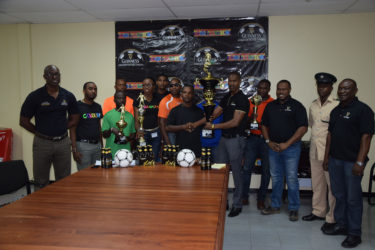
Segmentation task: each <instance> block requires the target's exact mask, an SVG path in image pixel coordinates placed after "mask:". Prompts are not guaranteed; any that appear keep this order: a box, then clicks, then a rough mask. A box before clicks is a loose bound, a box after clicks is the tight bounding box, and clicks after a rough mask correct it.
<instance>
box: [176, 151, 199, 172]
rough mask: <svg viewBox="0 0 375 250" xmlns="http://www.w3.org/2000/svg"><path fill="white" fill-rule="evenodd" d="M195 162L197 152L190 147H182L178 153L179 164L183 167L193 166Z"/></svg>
mask: <svg viewBox="0 0 375 250" xmlns="http://www.w3.org/2000/svg"><path fill="white" fill-rule="evenodd" d="M194 163H195V154H194V152H193V151H191V150H190V149H186V148H185V149H182V150H181V151H180V152H178V154H177V164H178V165H180V166H181V167H191V166H193V165H194Z"/></svg>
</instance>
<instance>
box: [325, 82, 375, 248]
mask: <svg viewBox="0 0 375 250" xmlns="http://www.w3.org/2000/svg"><path fill="white" fill-rule="evenodd" d="M357 90H358V89H357V84H356V82H355V81H354V80H352V79H344V80H343V81H342V82H341V83H340V85H339V87H338V90H337V95H338V97H339V100H340V104H339V105H338V106H337V107H336V108H334V109H333V110H332V112H331V114H330V121H329V126H328V135H327V142H326V150H325V156H324V161H323V167H324V168H325V169H328V171H329V174H330V179H331V188H332V193H333V195H334V196H335V198H336V207H335V211H334V216H335V221H336V224H333V225H332V226H330V227H327V228H324V230H323V233H325V234H328V235H338V234H343V235H347V237H346V239H345V240H344V241H343V242H342V244H341V245H342V246H343V247H346V248H352V247H356V246H357V245H358V244H360V243H361V227H362V210H363V201H362V188H361V180H362V177H363V170H364V168H365V165H366V163H367V161H368V157H367V154H368V152H369V150H370V144H371V139H372V135H373V134H374V112H373V111H372V110H371V108H370V107H369V106H367V105H366V104H364V103H363V102H360V101H359V100H358V98H357V97H356V96H355V95H356V93H357Z"/></svg>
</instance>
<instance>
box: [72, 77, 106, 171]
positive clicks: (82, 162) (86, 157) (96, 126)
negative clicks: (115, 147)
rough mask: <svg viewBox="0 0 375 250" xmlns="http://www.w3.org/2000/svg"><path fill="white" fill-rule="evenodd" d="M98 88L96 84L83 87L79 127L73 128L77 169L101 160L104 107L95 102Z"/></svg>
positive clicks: (73, 147) (87, 83)
mask: <svg viewBox="0 0 375 250" xmlns="http://www.w3.org/2000/svg"><path fill="white" fill-rule="evenodd" d="M96 93H97V87H96V84H95V83H94V82H86V83H85V84H84V85H83V94H84V98H83V99H82V101H78V109H79V122H78V126H77V128H76V127H73V128H71V130H70V138H71V140H72V152H73V158H74V160H75V161H76V162H77V169H78V171H79V170H82V169H84V168H87V167H88V166H90V165H93V164H95V161H96V160H100V148H101V145H102V143H101V133H100V131H101V126H100V119H102V118H103V113H102V107H101V106H100V104H98V103H96V102H94V99H95V98H96Z"/></svg>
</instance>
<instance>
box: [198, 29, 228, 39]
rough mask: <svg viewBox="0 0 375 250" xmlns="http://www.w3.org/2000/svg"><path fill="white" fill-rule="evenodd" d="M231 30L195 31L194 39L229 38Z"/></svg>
mask: <svg viewBox="0 0 375 250" xmlns="http://www.w3.org/2000/svg"><path fill="white" fill-rule="evenodd" d="M230 32H231V29H195V30H194V37H210V36H230Z"/></svg>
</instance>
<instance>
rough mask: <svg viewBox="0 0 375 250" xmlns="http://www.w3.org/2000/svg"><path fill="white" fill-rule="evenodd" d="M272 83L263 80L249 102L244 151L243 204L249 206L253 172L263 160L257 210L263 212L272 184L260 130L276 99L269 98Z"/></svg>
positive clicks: (266, 151) (265, 145)
mask: <svg viewBox="0 0 375 250" xmlns="http://www.w3.org/2000/svg"><path fill="white" fill-rule="evenodd" d="M270 88H271V82H270V81H268V80H267V79H263V80H261V81H260V82H259V83H258V87H257V93H256V94H255V95H254V96H253V97H252V98H251V99H250V100H249V101H250V110H249V127H248V128H247V129H248V131H249V133H248V137H247V139H246V146H245V151H244V158H245V162H244V168H243V190H242V191H243V192H242V204H243V205H248V204H249V187H250V182H251V172H252V170H253V167H254V164H255V161H256V159H257V158H260V159H261V165H262V177H261V183H260V187H259V190H258V197H257V208H258V209H259V210H262V209H264V208H265V206H264V201H265V198H266V194H267V188H268V185H269V183H270V177H271V176H270V169H269V161H268V146H267V144H266V143H265V141H264V139H263V135H262V131H261V128H260V125H259V124H260V122H261V120H262V115H263V111H264V109H265V108H266V106H267V104H268V103H270V102H272V101H273V100H274V99H273V98H272V97H270V96H269V92H270Z"/></svg>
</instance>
